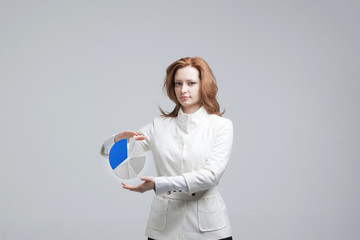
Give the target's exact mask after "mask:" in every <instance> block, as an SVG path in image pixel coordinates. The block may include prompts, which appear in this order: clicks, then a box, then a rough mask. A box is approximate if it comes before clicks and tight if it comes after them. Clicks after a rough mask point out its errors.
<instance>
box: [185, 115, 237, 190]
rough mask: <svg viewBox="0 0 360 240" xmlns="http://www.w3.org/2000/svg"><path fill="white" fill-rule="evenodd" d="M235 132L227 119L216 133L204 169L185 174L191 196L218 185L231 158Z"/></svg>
mask: <svg viewBox="0 0 360 240" xmlns="http://www.w3.org/2000/svg"><path fill="white" fill-rule="evenodd" d="M233 132H234V130H233V124H232V122H231V120H229V119H226V121H225V124H223V125H222V126H221V127H220V128H219V130H218V131H217V133H216V137H215V142H214V144H213V146H212V148H211V151H210V154H209V157H208V159H207V160H206V162H205V165H204V166H203V168H202V169H200V170H197V171H192V172H188V173H184V174H183V176H184V178H185V181H186V183H187V185H188V188H189V193H190V194H191V193H194V192H198V191H202V190H206V189H209V188H212V187H214V186H216V185H217V184H218V182H219V180H220V178H221V176H222V174H223V173H224V171H225V168H226V165H227V163H228V161H229V158H230V154H231V149H232V143H233V135H234V133H233Z"/></svg>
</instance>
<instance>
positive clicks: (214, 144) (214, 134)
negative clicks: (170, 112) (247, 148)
mask: <svg viewBox="0 0 360 240" xmlns="http://www.w3.org/2000/svg"><path fill="white" fill-rule="evenodd" d="M139 131H140V132H142V133H143V134H144V135H145V137H146V140H143V141H135V146H134V148H133V152H132V153H131V155H132V156H136V155H143V154H144V153H145V152H146V151H149V150H152V153H153V156H154V161H155V167H156V171H157V174H158V176H179V175H183V176H184V178H185V181H186V183H187V186H188V188H189V193H183V192H172V193H168V194H163V195H157V196H155V197H154V199H153V202H152V205H151V210H150V214H149V218H148V223H147V227H146V233H145V235H146V236H148V237H150V238H153V239H156V240H180V239H184V240H191V239H206V240H211V239H221V238H226V237H229V236H231V226H230V222H229V218H228V214H227V210H226V206H225V203H224V200H223V199H222V197H221V196H220V194H219V191H218V188H217V185H218V183H219V180H220V178H221V176H222V174H223V173H224V170H225V168H226V165H227V162H228V160H229V157H230V153H231V148H232V141H233V125H232V122H231V121H230V120H229V119H226V118H223V117H219V116H217V115H213V114H208V113H207V112H206V110H205V108H204V107H201V108H200V109H199V110H197V111H196V112H195V113H192V114H185V113H184V112H183V111H182V110H181V109H180V110H179V113H178V116H177V117H176V118H167V117H157V118H155V119H154V120H153V122H152V123H149V124H147V125H146V126H144V127H143V128H141V129H140V130H139Z"/></svg>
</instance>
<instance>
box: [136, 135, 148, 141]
mask: <svg viewBox="0 0 360 240" xmlns="http://www.w3.org/2000/svg"><path fill="white" fill-rule="evenodd" d="M134 139H135V140H136V141H138V140H145V139H146V137H145V136H138V137H134Z"/></svg>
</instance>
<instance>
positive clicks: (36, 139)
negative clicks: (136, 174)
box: [0, 0, 360, 240]
mask: <svg viewBox="0 0 360 240" xmlns="http://www.w3.org/2000/svg"><path fill="white" fill-rule="evenodd" d="M359 10H360V4H359V1H350V0H346V1H340V0H339V1H265V0H263V1H256V0H255V1H253V0H252V1H250V0H249V1H208V0H207V1H115V0H113V1H109V0H105V1H104V0H103V1H94V0H93V1H78V0H76V1H74V0H73V1H69V0H65V1H16V0H15V1H13V0H11V1H10V0H2V1H1V2H0V30H1V37H0V81H1V85H0V107H1V118H0V132H1V134H0V146H1V151H0V239H4V240H10V239H11V240H12V239H34V240H35V239H36V240H39V239H53V240H54V239H55V240H56V239H87V240H91V239H94V240H95V239H100V238H102V239H145V236H144V231H145V225H146V220H147V217H148V211H149V207H150V204H151V199H152V196H153V192H147V193H145V194H137V193H133V192H128V191H125V190H123V189H122V187H121V181H120V180H119V179H118V178H117V177H116V176H115V175H114V174H113V173H112V172H111V170H110V166H109V165H108V163H107V160H105V159H103V158H102V157H101V156H100V155H99V151H100V146H101V144H102V142H103V140H104V139H105V138H107V137H108V136H109V135H111V134H113V133H117V132H119V131H123V130H126V129H133V130H136V129H138V128H140V127H142V126H143V125H145V124H146V123H148V122H150V121H152V119H153V118H154V117H156V116H157V115H159V111H158V109H157V108H158V106H161V107H163V108H164V109H166V110H171V109H172V107H173V104H172V103H171V102H170V101H169V100H168V99H167V97H166V96H165V95H164V94H163V93H162V90H161V88H162V83H163V79H164V76H165V69H166V67H167V66H168V65H169V64H170V63H172V62H173V61H175V60H177V59H179V58H181V57H186V56H201V57H203V58H204V59H205V60H206V61H207V62H208V63H209V64H210V66H211V67H212V69H213V71H214V73H215V76H216V77H217V80H218V85H219V95H218V97H219V102H220V104H221V107H222V109H223V108H225V109H226V113H225V115H224V116H225V117H227V118H230V119H231V120H232V121H233V123H234V128H235V139H234V149H233V153H232V157H231V160H230V162H229V166H228V169H227V170H226V172H225V174H224V176H223V178H222V180H221V183H220V189H221V192H222V194H223V197H224V199H225V202H226V203H227V207H228V211H229V213H230V220H231V222H232V227H233V236H234V239H244V240H264V239H267V240H289V239H291V240H297V239H299V240H300V239H303V240H310V239H311V240H312V239H313V240H319V239H324V240H335V239H346V240H358V239H360V228H359V225H360V205H359V202H360V177H359V174H360V162H359V153H360V150H359V149H360V148H359V147H360V127H359V126H360V124H359V123H360V111H359V106H360V104H359V103H360V95H359V90H360V77H359V76H360V48H359V42H360V33H359V22H360V15H359ZM149 160H150V161H149V162H148V163H147V167H146V170H145V171H144V174H143V175H153V174H155V171H154V167H153V163H152V162H151V158H150V157H149ZM137 182H139V180H136V181H129V183H132V184H135V183H137Z"/></svg>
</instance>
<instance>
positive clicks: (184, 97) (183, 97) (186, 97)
mask: <svg viewBox="0 0 360 240" xmlns="http://www.w3.org/2000/svg"><path fill="white" fill-rule="evenodd" d="M180 98H181V99H189V98H190V97H188V96H182V97H180Z"/></svg>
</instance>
